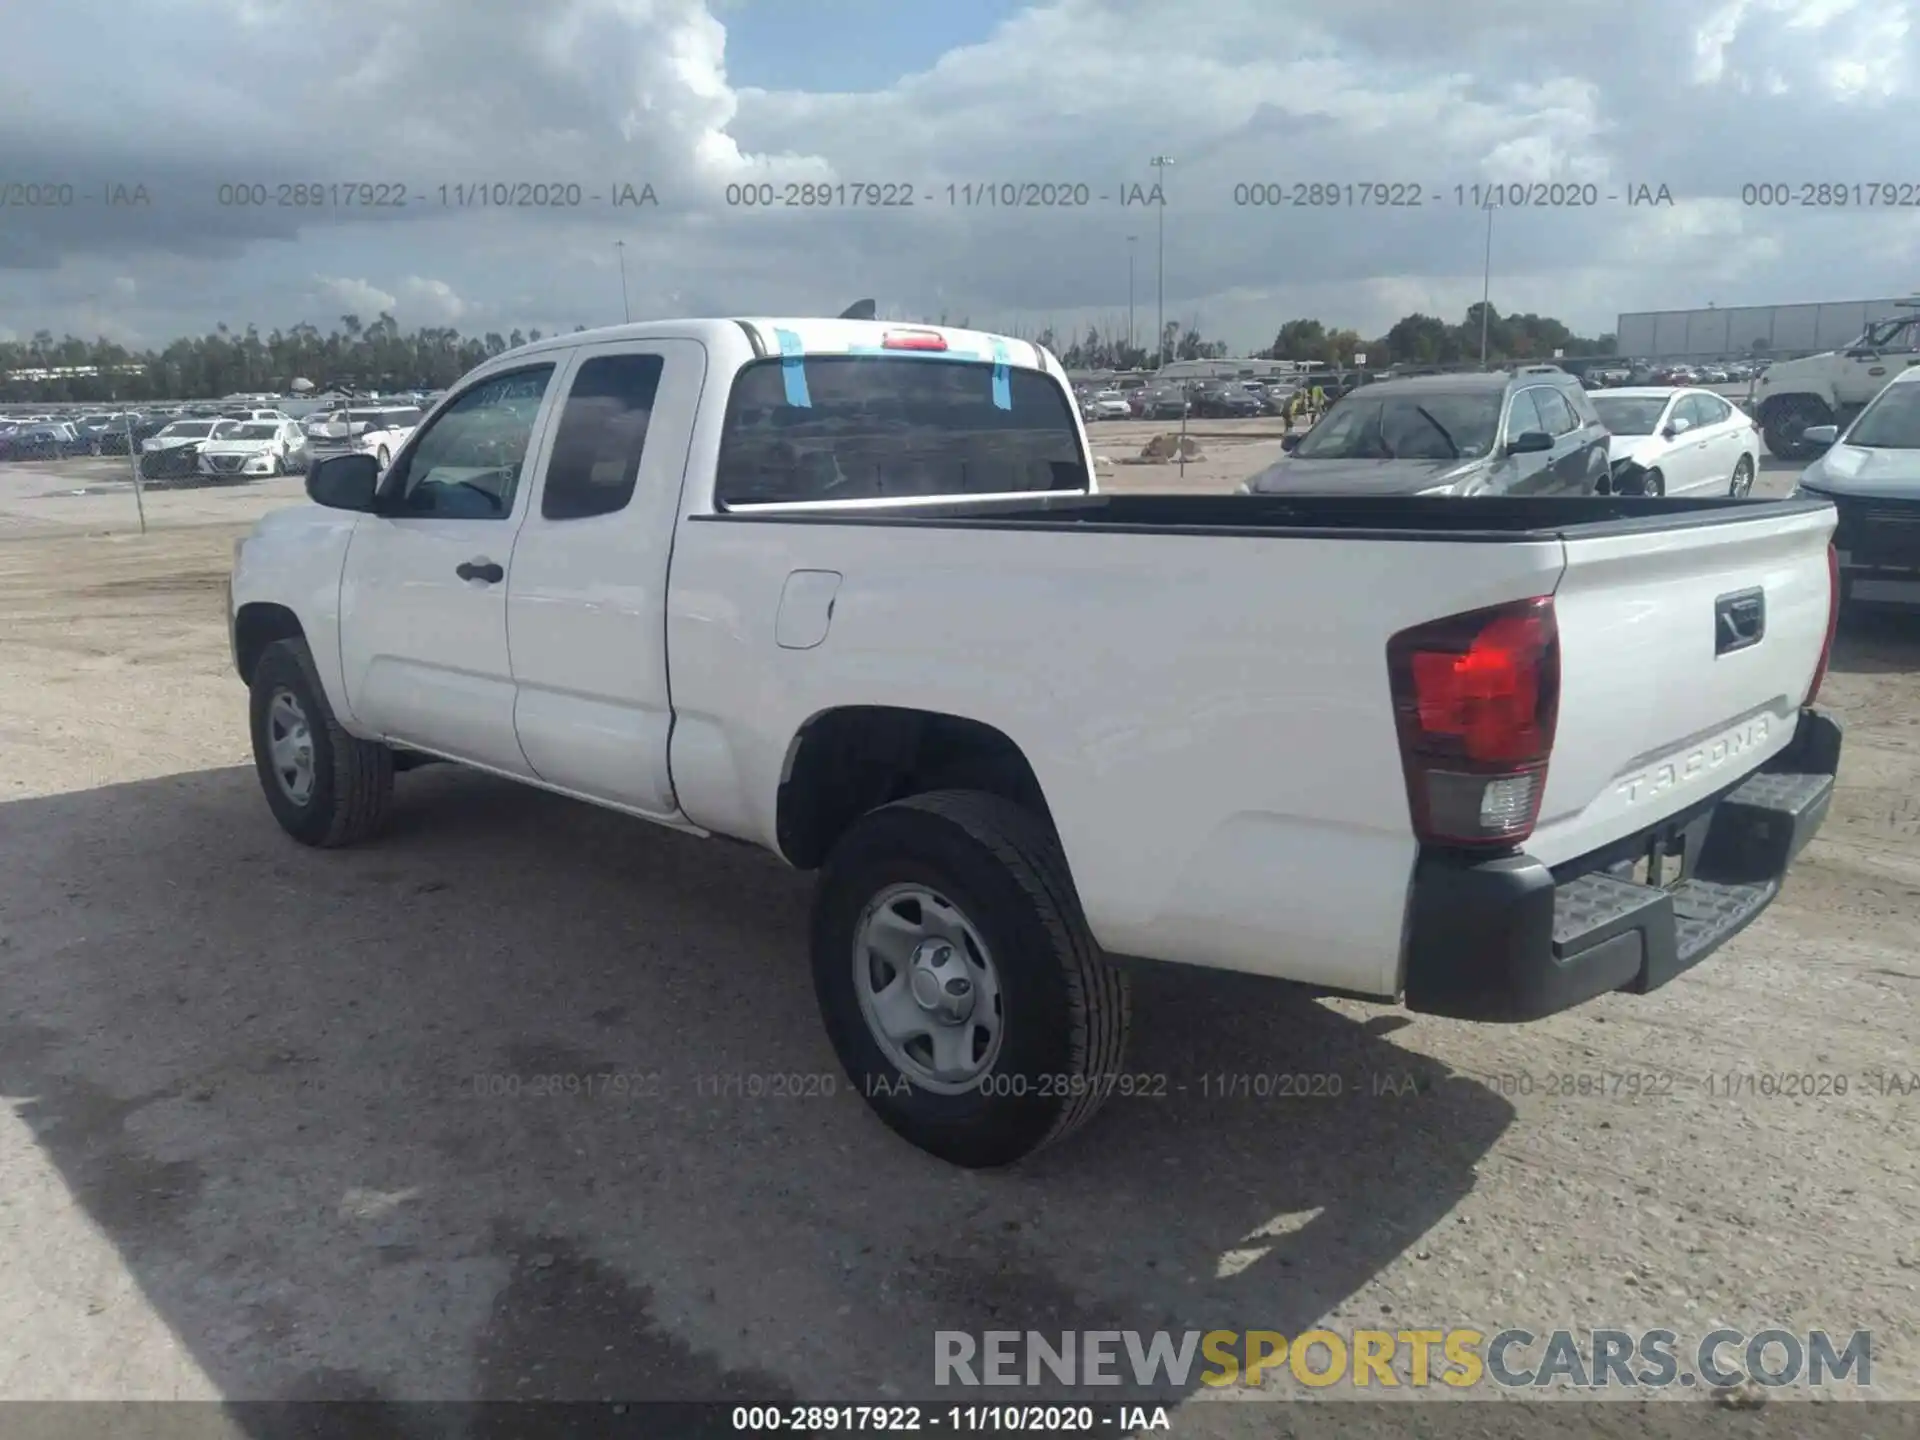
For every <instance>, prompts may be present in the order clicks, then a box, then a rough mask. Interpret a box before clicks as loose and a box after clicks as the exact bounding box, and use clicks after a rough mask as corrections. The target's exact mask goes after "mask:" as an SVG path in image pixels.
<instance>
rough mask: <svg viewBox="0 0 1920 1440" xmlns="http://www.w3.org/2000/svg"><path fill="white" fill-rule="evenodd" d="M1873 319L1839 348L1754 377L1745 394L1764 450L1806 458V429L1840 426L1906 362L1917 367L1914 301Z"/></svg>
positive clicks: (1918, 324)
mask: <svg viewBox="0 0 1920 1440" xmlns="http://www.w3.org/2000/svg"><path fill="white" fill-rule="evenodd" d="M1895 308H1896V309H1897V310H1898V311H1899V312H1901V313H1899V314H1896V315H1893V316H1889V317H1888V318H1886V319H1883V320H1875V321H1873V322H1872V323H1871V324H1869V325H1868V326H1867V327H1866V328H1865V329H1864V330H1862V331H1861V332H1860V335H1859V336H1858V338H1856V339H1855V340H1854V342H1853V343H1852V344H1851V345H1849V346H1847V347H1846V348H1845V349H1844V350H1829V351H1827V352H1825V353H1824V354H1820V355H1807V356H1803V357H1801V358H1800V359H1798V360H1777V361H1775V362H1774V363H1773V364H1771V365H1769V366H1767V367H1766V369H1765V370H1764V371H1762V372H1761V373H1760V374H1759V375H1757V376H1756V377H1754V380H1753V383H1752V387H1751V390H1750V393H1749V398H1750V400H1751V402H1752V409H1753V413H1754V414H1755V415H1756V416H1757V417H1758V418H1759V420H1760V430H1761V433H1762V434H1763V435H1764V436H1765V437H1766V441H1767V449H1769V450H1771V451H1772V452H1773V453H1774V454H1775V455H1777V456H1779V457H1780V458H1781V459H1782V460H1810V459H1812V458H1813V456H1814V454H1815V453H1816V451H1815V449H1814V447H1813V446H1812V445H1810V444H1809V443H1808V442H1807V440H1806V435H1807V433H1808V431H1810V430H1816V429H1819V430H1824V429H1827V428H1833V429H1835V430H1838V429H1841V428H1844V427H1845V426H1846V425H1847V424H1848V423H1849V422H1850V421H1851V420H1852V419H1853V418H1854V417H1855V416H1856V415H1858V414H1860V413H1861V410H1862V408H1863V407H1865V406H1866V405H1867V404H1868V403H1869V402H1870V401H1872V400H1873V399H1874V397H1875V396H1877V395H1878V394H1879V393H1880V390H1881V387H1882V386H1884V385H1885V384H1886V383H1887V381H1888V380H1889V379H1890V378H1891V377H1893V376H1895V375H1901V374H1904V373H1905V372H1906V371H1907V370H1908V369H1909V367H1912V366H1920V300H1915V301H1908V302H1903V303H1900V304H1898V305H1897V306H1896V307H1895Z"/></svg>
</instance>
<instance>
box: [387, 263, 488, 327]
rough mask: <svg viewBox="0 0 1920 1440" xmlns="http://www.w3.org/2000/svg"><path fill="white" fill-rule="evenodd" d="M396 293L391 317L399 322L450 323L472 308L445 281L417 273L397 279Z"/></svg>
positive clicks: (422, 323)
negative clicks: (396, 302)
mask: <svg viewBox="0 0 1920 1440" xmlns="http://www.w3.org/2000/svg"><path fill="white" fill-rule="evenodd" d="M400 297H401V298H400V301H399V304H398V307H397V309H396V311H395V317H396V318H397V319H398V320H399V321H400V322H401V324H403V325H409V326H412V325H454V324H457V323H458V322H459V320H460V318H461V317H462V316H464V315H467V314H468V313H470V311H471V309H472V307H471V306H469V305H468V304H467V302H466V301H464V300H462V299H461V298H460V297H459V296H458V295H456V294H454V293H453V287H452V286H451V285H449V284H447V282H446V281H444V280H425V279H422V278H421V277H420V276H418V275H409V276H408V277H407V278H406V279H405V280H403V281H402V282H401V283H400Z"/></svg>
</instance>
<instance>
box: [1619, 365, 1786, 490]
mask: <svg viewBox="0 0 1920 1440" xmlns="http://www.w3.org/2000/svg"><path fill="white" fill-rule="evenodd" d="M1587 398H1588V399H1589V400H1591V401H1592V402H1593V408H1594V409H1595V410H1597V411H1599V412H1600V422H1601V423H1602V424H1603V425H1605V426H1606V427H1607V429H1608V430H1609V431H1610V432H1611V433H1612V436H1613V439H1612V441H1611V442H1610V444H1609V445H1608V450H1609V458H1610V459H1611V460H1612V462H1613V488H1614V490H1615V492H1616V493H1619V494H1622V495H1697V494H1707V493H1713V494H1719V495H1736V496H1738V495H1746V494H1748V493H1749V492H1751V491H1752V489H1753V477H1754V475H1755V474H1756V473H1757V472H1758V470H1759V468H1760V432H1759V431H1758V430H1757V429H1755V428H1754V424H1753V419H1752V417H1751V416H1749V415H1748V414H1747V413H1746V412H1745V411H1744V410H1741V409H1739V408H1738V407H1737V406H1735V405H1733V404H1731V403H1730V402H1728V401H1727V400H1726V399H1725V398H1724V397H1722V396H1719V395H1716V394H1714V393H1713V392H1712V391H1711V390H1699V389H1695V388H1693V387H1691V386H1684V385H1683V386H1641V387H1635V388H1631V389H1622V390H1600V391H1596V392H1594V393H1593V394H1591V395H1589V396H1588V397H1587Z"/></svg>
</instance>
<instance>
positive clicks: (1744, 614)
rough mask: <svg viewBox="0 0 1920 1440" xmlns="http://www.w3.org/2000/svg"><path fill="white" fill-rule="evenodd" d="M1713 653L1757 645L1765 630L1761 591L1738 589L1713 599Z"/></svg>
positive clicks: (1764, 607) (1763, 636)
mask: <svg viewBox="0 0 1920 1440" xmlns="http://www.w3.org/2000/svg"><path fill="white" fill-rule="evenodd" d="M1713 629H1714V641H1713V653H1714V655H1715V656H1716V657H1717V656H1721V655H1730V654H1732V653H1733V652H1734V651H1736V650H1745V649H1748V648H1750V647H1751V646H1754V645H1758V644H1759V643H1760V642H1761V640H1763V639H1765V638H1766V633H1767V595H1766V591H1764V590H1758V589H1756V590H1739V591H1736V592H1734V593H1733V594H1731V595H1722V596H1720V597H1719V598H1718V599H1717V600H1715V601H1714V602H1713Z"/></svg>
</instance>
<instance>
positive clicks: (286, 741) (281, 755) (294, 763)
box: [267, 690, 313, 805]
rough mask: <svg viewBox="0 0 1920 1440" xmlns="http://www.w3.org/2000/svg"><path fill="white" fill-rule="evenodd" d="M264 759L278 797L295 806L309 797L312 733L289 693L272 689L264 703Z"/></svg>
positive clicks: (311, 773)
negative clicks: (269, 764)
mask: <svg viewBox="0 0 1920 1440" xmlns="http://www.w3.org/2000/svg"><path fill="white" fill-rule="evenodd" d="M267 756H268V758H269V759H270V760H271V761H272V762H273V778H274V779H275V780H278V781H279V782H280V793H281V794H283V795H285V796H286V797H287V798H288V799H289V800H291V801H292V802H293V803H294V804H296V805H304V804H306V803H307V801H309V800H311V799H312V798H313V730H312V728H311V727H310V726H309V725H308V724H307V712H306V711H305V710H304V709H302V708H301V706H300V702H299V700H297V699H296V698H295V697H294V694H293V692H292V691H291V690H276V691H274V692H273V699H272V700H270V701H268V702H267Z"/></svg>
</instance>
